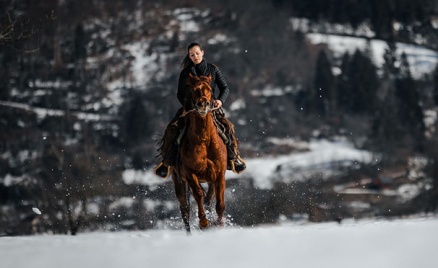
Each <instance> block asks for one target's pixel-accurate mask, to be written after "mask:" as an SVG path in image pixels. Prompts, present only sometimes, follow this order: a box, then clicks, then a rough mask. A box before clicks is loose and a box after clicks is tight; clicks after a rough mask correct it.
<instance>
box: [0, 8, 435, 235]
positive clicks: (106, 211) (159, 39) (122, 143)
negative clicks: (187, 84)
mask: <svg viewBox="0 0 438 268" xmlns="http://www.w3.org/2000/svg"><path fill="white" fill-rule="evenodd" d="M294 18H299V19H301V20H302V21H305V25H302V26H301V27H299V28H296V27H293V24H292V23H291V20H292V19H294ZM339 25H340V26H339ZM363 28H366V29H368V32H371V33H372V34H371V35H363V34H362V32H361V31H360V29H363ZM333 29H336V35H339V36H345V37H347V36H349V37H352V36H353V37H357V38H363V39H366V40H368V41H372V40H379V41H383V42H385V43H386V49H385V51H384V54H383V55H382V57H383V65H382V66H378V65H377V64H376V62H375V61H374V60H373V58H372V55H371V54H372V52H371V51H370V50H371V49H370V48H369V49H365V50H355V51H354V52H353V53H349V52H345V53H344V54H343V55H342V56H341V57H336V56H335V55H334V54H333V52H332V51H331V50H330V49H329V48H328V47H327V46H325V45H323V44H314V43H312V42H310V41H309V39H308V38H307V34H309V33H319V34H332V31H334V30H333ZM192 41H197V42H199V43H201V44H204V49H205V51H206V55H205V57H206V59H207V60H208V61H211V62H213V63H215V64H217V65H218V66H220V68H221V70H222V72H223V73H224V74H225V76H226V79H227V82H228V84H229V86H230V89H231V91H230V95H229V96H228V99H227V102H226V104H225V108H226V114H227V117H229V118H230V120H231V121H232V122H235V125H236V130H237V136H238V138H239V142H240V144H239V146H240V150H241V153H242V155H243V156H244V157H245V158H257V157H261V156H275V155H282V154H290V153H293V152H295V151H297V150H298V148H295V147H294V146H279V145H276V144H273V143H272V142H270V139H271V138H279V139H292V138H293V139H295V140H300V141H309V140H311V139H329V140H330V139H333V138H336V137H339V136H342V137H346V138H347V139H348V140H349V141H350V142H351V143H352V144H354V146H355V147H356V148H359V149H363V150H367V151H370V152H373V153H374V154H376V155H379V156H381V157H380V158H379V162H378V163H371V164H364V165H361V166H360V167H358V168H355V169H347V170H346V171H345V173H344V174H342V175H338V176H337V177H336V178H332V180H330V181H327V180H323V179H321V178H320V177H315V178H312V179H311V180H308V181H306V182H296V183H294V184H293V185H287V187H286V190H284V189H285V187H284V185H276V187H275V188H274V189H273V190H271V191H265V190H262V189H257V188H255V187H254V185H251V182H249V181H243V180H241V181H239V180H232V181H230V182H229V185H232V186H234V187H235V188H239V189H242V196H239V197H238V198H236V200H234V201H230V206H229V211H230V212H229V213H230V214H231V215H233V217H234V220H235V222H236V223H238V224H242V225H252V224H258V223H262V222H272V221H275V219H277V218H278V215H280V214H287V215H293V214H296V213H303V214H308V215H310V216H309V218H310V220H311V221H328V220H339V217H340V216H339V215H340V214H343V215H344V216H343V217H352V216H353V214H352V212H348V211H343V210H342V211H340V210H339V209H335V208H336V205H337V204H338V203H339V202H341V201H340V200H339V199H336V198H337V197H338V196H337V195H336V193H332V192H331V190H327V189H332V188H333V187H332V186H333V183H334V182H341V181H342V182H345V181H359V178H361V177H364V176H365V177H369V178H379V176H380V175H381V174H380V173H385V174H386V173H391V172H392V171H393V170H409V168H410V163H411V161H412V159H418V158H420V159H424V161H425V162H426V164H425V165H424V168H423V169H422V170H421V172H422V175H421V176H420V177H421V185H423V186H422V188H421V193H419V194H418V195H417V196H416V197H415V198H414V199H412V200H411V202H409V203H404V204H403V205H400V204H397V203H394V204H392V206H393V207H395V208H398V210H397V209H392V212H391V213H389V214H388V215H386V214H385V215H383V214H382V213H381V212H379V213H380V214H379V215H382V216H400V215H406V214H413V213H424V212H426V213H428V212H436V205H437V203H438V146H437V145H438V133H437V132H436V131H435V129H436V124H437V123H436V121H432V122H430V120H427V119H429V118H430V116H429V117H428V116H427V115H430V114H432V115H436V112H437V111H438V107H437V106H438V68H436V67H435V68H433V69H431V70H430V72H429V73H426V74H422V75H421V76H420V77H418V76H414V75H413V74H412V72H411V69H412V68H411V67H412V66H410V62H409V61H408V56H409V55H408V54H406V53H401V54H400V53H398V50H397V44H410V45H415V46H418V47H422V48H427V49H430V50H431V51H434V52H437V51H438V47H437V44H438V2H437V1H434V0H417V1H409V0H398V1H397V0H379V1H377V0H370V1H358V0H330V1H325V0H318V1H305V0H292V1H290V0H271V1H267V0H266V1H263V0H255V1H245V0H237V1H236V0H233V1H231V0H224V1H220V2H218V1H212V0H207V1H199V0H185V1H176V0H168V1H165V0H159V1H148V0H127V1H104V0H92V1H89V2H81V1H79V2H78V1H72V0H62V1H61V0H49V1H31V0H26V1H12V0H10V1H0V77H1V78H2V79H1V80H0V130H1V131H0V137H1V138H0V235H18V234H31V233H40V232H53V233H72V234H75V233H77V232H78V230H79V231H80V230H97V229H102V228H104V226H108V225H111V226H117V228H118V229H146V228H159V225H158V224H157V222H160V221H162V220H163V219H166V218H170V217H172V215H177V214H173V213H174V211H176V210H177V209H176V208H172V209H170V210H166V209H164V207H165V204H166V202H164V201H163V200H173V199H172V198H173V195H174V193H173V190H172V187H171V185H170V183H165V184H163V185H160V186H159V187H158V188H157V189H156V188H153V189H152V188H150V187H149V186H147V185H141V184H139V185H127V184H125V183H124V182H123V180H122V177H123V173H124V171H126V170H140V171H141V170H143V171H144V170H150V169H153V167H154V166H155V164H156V148H157V146H156V141H157V138H158V137H159V136H160V135H162V133H163V131H164V129H165V127H166V125H167V123H168V122H169V120H170V119H171V118H172V117H173V115H174V113H175V112H176V110H177V109H178V108H179V104H178V101H177V99H176V86H177V78H178V75H179V72H180V65H181V61H182V59H183V57H184V55H185V53H186V46H187V45H188V44H189V43H190V42H192ZM139 59H143V60H144V62H141V61H140V60H139ZM272 88H275V89H279V90H280V92H281V94H264V93H263V92H265V91H266V89H272ZM239 104H240V105H239ZM432 118H433V116H432ZM376 167H378V168H376ZM407 173H408V172H407ZM326 190H327V191H326ZM301 192H306V193H308V194H307V195H306V196H305V197H302V195H300V193H301ZM126 197H135V198H133V200H131V201H129V202H130V206H129V209H126V208H124V207H123V206H122V207H117V206H116V205H115V204H114V201H115V200H116V199H117V200H124V199H123V198H126ZM274 197H275V198H274ZM131 199H132V198H131ZM146 199H147V200H161V201H162V202H159V205H157V206H156V207H155V208H153V209H151V208H148V207H147V206H146V205H145V204H146V203H147V202H146V201H145V200H146ZM157 202H158V201H157ZM342 202H344V200H342ZM321 204H324V205H321ZM376 206H377V205H376ZM385 206H391V205H388V204H387V203H385ZM327 207H330V208H332V209H326V210H324V209H325V208H327ZM338 207H339V206H338ZM32 208H35V209H34V210H32ZM273 208H275V209H273ZM322 210H324V211H323V212H321V211H322ZM35 211H37V212H35ZM239 211H246V212H247V213H244V214H242V215H240V213H238V212H239ZM379 211H380V209H379ZM41 212H43V213H42V214H41ZM233 212H234V214H233ZM373 213H374V214H373V215H375V214H376V212H375V211H374V212H373ZM238 214H239V215H240V218H237V215H238ZM322 214H323V216H321V215H322ZM369 215H370V213H369V211H367V213H363V214H357V215H355V217H366V216H369ZM111 228H115V227H111ZM117 228H116V229H117Z"/></svg>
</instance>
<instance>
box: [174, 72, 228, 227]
mask: <svg viewBox="0 0 438 268" xmlns="http://www.w3.org/2000/svg"><path fill="white" fill-rule="evenodd" d="M189 76H190V79H189V81H188V84H189V86H190V92H188V93H187V97H188V98H187V99H188V100H189V101H190V103H193V109H191V110H188V111H185V113H186V115H185V116H184V121H185V126H186V127H185V128H186V131H185V132H184V135H183V136H182V137H181V139H182V141H181V145H180V148H179V151H178V155H179V157H178V159H177V162H176V164H175V166H174V167H173V168H172V180H173V183H174V187H175V194H176V196H177V198H178V201H179V203H180V210H181V216H182V219H183V222H184V225H185V229H186V231H187V232H190V201H189V198H188V197H189V195H190V192H191V193H192V195H193V197H194V198H195V200H196V203H197V205H198V218H199V226H200V227H201V228H207V227H208V226H209V220H208V219H207V214H206V213H205V209H204V204H205V205H206V206H207V208H208V209H209V210H211V204H212V199H213V197H214V196H216V206H215V208H216V214H217V220H216V225H219V226H222V225H224V217H223V215H224V210H225V198H224V194H225V184H226V183H225V171H226V170H227V148H226V146H225V143H224V141H223V140H222V138H221V137H220V136H219V133H218V131H217V130H216V126H215V123H214V121H213V115H212V114H213V111H214V110H215V109H217V108H214V107H213V101H214V100H213V98H212V89H211V87H210V82H211V76H207V77H205V76H200V77H198V76H192V75H189ZM203 182H204V183H208V191H207V194H206V196H205V197H204V190H203V188H202V187H201V183H203ZM189 188H190V190H189Z"/></svg>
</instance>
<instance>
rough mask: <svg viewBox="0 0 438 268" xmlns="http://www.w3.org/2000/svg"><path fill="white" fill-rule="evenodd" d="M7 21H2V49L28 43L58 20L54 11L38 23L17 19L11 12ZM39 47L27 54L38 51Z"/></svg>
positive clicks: (7, 15) (0, 36) (0, 44)
mask: <svg viewBox="0 0 438 268" xmlns="http://www.w3.org/2000/svg"><path fill="white" fill-rule="evenodd" d="M5 18H6V19H5V20H4V21H0V47H1V46H12V47H15V45H16V44H17V43H19V42H23V41H26V40H28V39H30V38H31V37H33V36H35V35H36V34H37V33H38V32H40V31H41V30H42V29H43V28H44V26H45V25H47V24H48V23H49V22H51V21H53V20H55V19H56V16H55V13H54V12H53V11H52V13H50V14H49V15H45V16H44V17H43V18H41V19H39V20H38V21H37V22H33V21H31V20H30V19H27V20H24V19H15V18H13V17H12V16H11V14H10V13H9V12H7V13H6V17H5ZM38 48H39V47H38V46H37V47H36V48H34V49H31V50H24V51H25V52H34V51H37V50H38Z"/></svg>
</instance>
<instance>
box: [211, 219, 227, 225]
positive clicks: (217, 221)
mask: <svg viewBox="0 0 438 268" xmlns="http://www.w3.org/2000/svg"><path fill="white" fill-rule="evenodd" d="M214 225H215V226H219V227H223V226H224V225H225V221H224V220H223V219H217V220H216V221H215V222H214Z"/></svg>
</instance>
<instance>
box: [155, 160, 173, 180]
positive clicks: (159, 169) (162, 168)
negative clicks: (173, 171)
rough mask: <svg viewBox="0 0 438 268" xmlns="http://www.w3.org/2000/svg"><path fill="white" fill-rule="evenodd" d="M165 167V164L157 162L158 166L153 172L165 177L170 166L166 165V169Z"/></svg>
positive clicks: (167, 175) (168, 173) (168, 172)
mask: <svg viewBox="0 0 438 268" xmlns="http://www.w3.org/2000/svg"><path fill="white" fill-rule="evenodd" d="M165 169H166V166H165V165H164V164H163V162H160V164H158V166H157V167H156V168H155V169H154V174H155V175H157V176H158V177H161V178H164V179H165V178H167V177H169V175H170V166H167V170H165Z"/></svg>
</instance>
